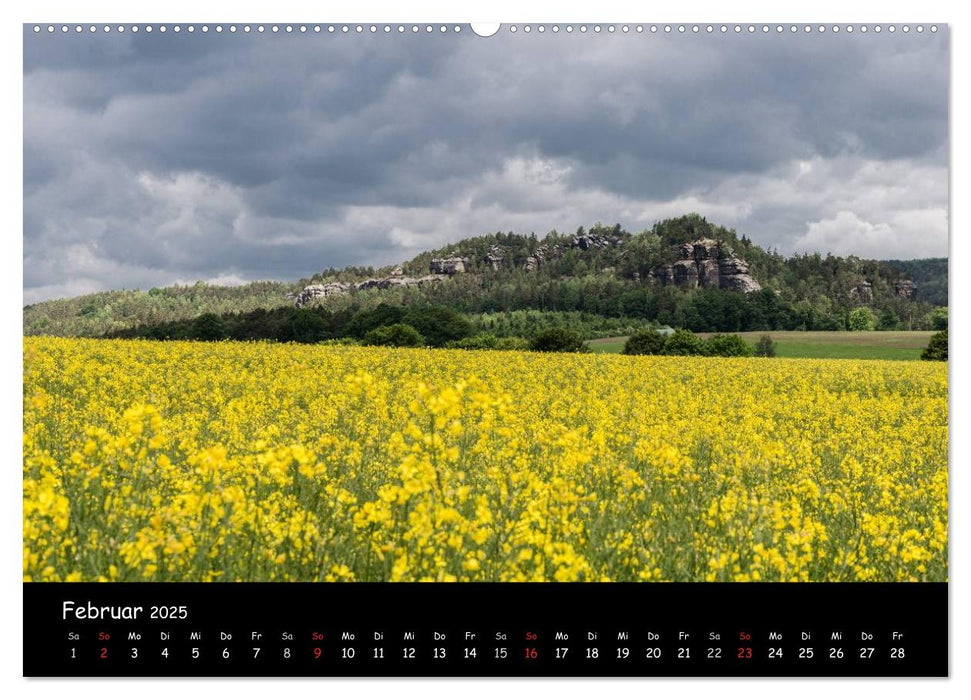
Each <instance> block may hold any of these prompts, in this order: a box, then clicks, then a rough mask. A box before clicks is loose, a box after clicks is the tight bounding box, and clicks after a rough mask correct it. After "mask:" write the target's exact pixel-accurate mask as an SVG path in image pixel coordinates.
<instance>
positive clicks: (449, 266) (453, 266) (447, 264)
mask: <svg viewBox="0 0 971 700" xmlns="http://www.w3.org/2000/svg"><path fill="white" fill-rule="evenodd" d="M468 266H469V259H468V258H461V257H458V256H453V257H450V258H434V259H433V260H432V261H431V264H430V265H429V266H428V267H429V272H431V273H432V274H433V275H455V274H458V273H460V272H467V271H468V269H469V268H468Z"/></svg>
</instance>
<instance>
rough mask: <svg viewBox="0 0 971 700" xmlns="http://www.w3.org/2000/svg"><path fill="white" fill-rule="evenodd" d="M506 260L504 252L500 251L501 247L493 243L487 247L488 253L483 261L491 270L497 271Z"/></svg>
mask: <svg viewBox="0 0 971 700" xmlns="http://www.w3.org/2000/svg"><path fill="white" fill-rule="evenodd" d="M505 259H506V251H504V250H503V249H502V246H500V245H496V244H495V243H493V244H492V245H491V246H489V252H488V253H486V256H485V261H486V263H488V265H489V267H491V268H492V269H493V270H498V269H499V268H500V267H502V261H503V260H505Z"/></svg>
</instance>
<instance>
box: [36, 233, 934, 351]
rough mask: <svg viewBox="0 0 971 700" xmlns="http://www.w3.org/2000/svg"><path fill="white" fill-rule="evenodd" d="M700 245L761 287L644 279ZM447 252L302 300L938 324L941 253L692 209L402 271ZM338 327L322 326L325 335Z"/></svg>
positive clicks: (102, 312) (168, 309)
mask: <svg viewBox="0 0 971 700" xmlns="http://www.w3.org/2000/svg"><path fill="white" fill-rule="evenodd" d="M700 238H707V239H712V240H715V241H718V242H719V243H720V245H722V247H723V249H724V250H731V251H733V252H734V253H735V254H736V255H737V256H739V257H740V258H742V259H744V261H746V262H747V263H748V268H749V273H750V274H751V276H752V277H753V278H754V279H755V280H757V281H758V282H759V284H760V285H761V287H762V289H761V290H760V291H755V292H751V293H749V294H741V293H738V292H733V291H727V290H724V289H717V288H703V287H699V288H695V289H687V290H685V289H681V288H678V287H676V286H663V285H658V284H657V282H656V280H654V279H653V278H652V276H651V272H652V270H654V269H656V268H657V267H658V266H662V265H665V264H670V263H671V262H672V261H673V260H674V259H675V258H676V256H677V253H676V250H677V246H678V245H680V244H683V243H687V242H691V241H694V240H696V239H700ZM581 239H583V240H581ZM454 257H460V258H462V259H463V260H465V268H466V271H465V272H460V273H458V274H453V275H450V276H448V277H447V278H444V279H441V280H440V281H436V282H431V283H426V284H422V285H420V286H418V285H414V286H394V287H392V288H389V289H362V290H351V291H349V292H348V293H346V294H340V295H333V296H328V297H326V298H323V299H319V300H315V304H316V305H319V306H320V307H321V308H320V309H319V310H317V311H314V313H315V314H317V315H318V316H321V317H323V316H325V315H326V316H329V317H330V318H340V319H346V320H350V319H352V318H353V317H354V315H355V314H358V313H361V312H367V311H370V310H373V309H374V308H375V307H377V306H378V305H381V304H383V305H385V306H392V307H395V306H397V307H402V308H404V309H412V308H422V307H443V308H447V309H450V310H452V311H454V312H456V313H459V314H463V315H466V316H467V317H468V318H469V319H470V321H471V322H472V324H473V326H476V327H479V326H482V325H484V319H489V325H490V327H491V328H492V329H493V330H496V329H497V330H498V332H499V333H500V334H501V333H502V329H503V328H504V327H506V326H509V327H510V328H511V327H512V326H516V327H521V326H522V322H521V321H517V322H515V323H513V322H512V321H510V322H509V323H506V322H504V321H502V320H501V319H502V318H504V317H508V318H509V319H512V318H513V316H511V314H514V313H518V314H520V315H521V314H524V313H530V314H532V317H531V318H532V319H533V320H534V321H535V322H536V323H539V324H540V325H543V322H542V321H541V320H540V319H542V318H561V319H562V318H568V319H572V321H573V322H574V323H575V324H578V325H579V327H580V329H581V330H582V331H583V332H584V334H585V335H587V336H591V335H592V333H594V332H595V331H594V330H593V329H597V332H600V331H603V332H612V331H615V330H624V329H627V330H629V329H630V328H636V327H640V326H644V325H647V324H661V325H669V326H672V327H679V328H689V329H691V330H695V331H747V330H842V329H846V328H848V327H849V316H850V313H851V312H852V311H853V310H854V309H856V308H859V307H861V306H865V307H866V308H868V309H869V310H870V311H871V312H872V315H873V318H874V327H875V328H877V329H885V330H908V329H925V328H933V327H934V326H935V323H936V321H935V320H934V319H935V318H936V317H940V311H939V310H938V311H935V309H937V308H938V307H945V306H946V305H947V264H948V261H947V259H946V258H941V259H928V260H906V261H878V260H867V259H862V258H858V257H855V256H845V257H841V256H835V255H831V254H822V253H819V252H814V253H805V254H799V255H793V256H784V255H782V254H780V253H778V251H775V250H772V249H764V248H762V247H760V246H759V245H757V244H756V243H755V242H753V241H752V240H750V239H749V238H748V237H747V236H745V235H739V234H738V233H737V232H736V231H735V230H734V229H728V228H725V227H723V226H718V225H716V224H713V223H711V222H709V221H707V220H706V219H705V218H704V217H702V216H699V215H697V214H689V215H686V216H682V217H677V218H673V219H667V220H665V221H661V222H658V223H656V224H655V225H654V226H652V227H651V228H650V229H647V230H644V231H640V232H637V233H631V232H629V231H627V230H625V229H624V228H623V227H622V226H621V225H620V224H615V225H613V226H604V225H602V224H599V223H598V224H595V225H593V226H591V227H590V228H589V229H585V228H583V227H581V228H579V229H577V231H576V232H575V233H572V234H563V233H560V232H557V231H555V230H554V231H551V232H550V233H548V234H547V235H546V236H543V237H538V236H536V235H535V234H529V235H524V234H517V233H513V232H508V233H503V232H497V233H492V234H488V235H482V236H476V237H472V238H466V239H463V240H461V241H458V242H456V243H452V244H449V245H447V246H444V247H442V248H439V249H437V250H432V251H427V252H424V253H422V254H420V255H418V256H416V257H415V258H413V259H412V260H409V261H407V262H405V263H403V264H402V265H401V268H402V269H401V273H402V274H403V275H405V276H414V277H418V276H422V275H428V273H429V271H430V268H431V266H432V261H433V260H437V259H443V258H454ZM531 259H532V260H533V262H534V263H536V264H531V263H530V260H531ZM537 261H538V262H537ZM528 268H531V269H528ZM392 271H393V266H388V267H384V268H379V269H374V268H370V267H367V268H364V267H347V268H343V269H339V270H338V269H333V268H330V269H325V270H323V271H321V272H319V273H317V274H315V275H313V276H311V277H310V278H308V279H303V280H300V281H297V282H292V283H285V282H253V283H251V284H246V285H241V286H236V287H219V286H213V285H207V284H204V283H201V282H200V283H197V284H195V285H189V286H175V287H166V288H152V289H150V290H148V291H139V290H119V291H108V292H99V293H96V294H89V295H85V296H80V297H75V298H71V299H59V300H53V301H45V302H41V303H39V304H33V305H30V306H27V307H25V308H24V333H25V334H26V335H41V334H42V335H82V336H100V335H105V334H121V335H128V336H131V335H144V336H148V337H158V336H159V334H160V333H161V332H162V331H160V329H163V328H167V329H169V330H167V331H165V332H164V335H166V336H167V337H168V336H169V335H170V332H171V333H175V334H176V335H178V333H179V332H180V331H179V330H178V329H179V328H180V327H186V326H187V324H188V322H189V321H191V320H193V319H195V318H197V317H198V316H200V315H201V314H212V315H215V316H219V317H221V318H224V319H226V321H227V322H228V323H233V322H235V323H236V324H237V325H239V324H244V325H245V322H243V321H240V320H239V319H241V318H243V317H247V316H251V317H253V318H257V317H258V318H260V319H263V320H264V321H266V322H267V323H269V322H270V321H272V323H276V324H277V325H279V324H283V325H284V326H286V325H288V324H289V325H290V326H292V325H293V324H294V323H296V322H298V321H299V319H300V318H304V321H306V319H307V318H308V317H306V312H309V311H310V309H295V308H294V303H293V299H292V296H291V297H288V296H287V295H288V294H290V295H293V294H296V293H298V292H299V291H300V290H301V289H303V288H304V287H305V286H306V285H308V284H311V283H314V284H323V283H333V282H345V283H355V282H360V281H363V280H367V279H373V278H382V277H387V276H389V275H391V274H392ZM902 280H911V281H913V282H915V283H916V284H917V287H916V291H915V292H914V293H913V294H912V295H911V296H910V298H908V297H906V296H901V295H900V294H898V293H897V291H896V287H895V283H898V282H900V281H902ZM864 283H865V284H866V285H867V287H868V289H869V292H868V293H867V295H866V296H863V297H861V296H860V294H859V293H858V292H857V291H855V290H858V289H859V288H860V285H862V284H864ZM537 314H539V315H537ZM543 314H546V315H547V316H545V317H544V316H543ZM935 314H936V316H935ZM520 317H522V316H520ZM234 319H235V321H234ZM268 319H269V320H268ZM497 319H500V320H497ZM577 319H583V320H582V321H578V320H577ZM261 322H262V321H261ZM328 323H330V321H328ZM342 325H343V324H342V323H336V324H331V326H333V327H334V330H333V333H339V332H340V330H339V329H340V327H342ZM547 325H548V324H547ZM247 334H248V335H247ZM244 335H246V337H250V336H252V333H249V331H247V332H246V333H244ZM284 335H286V333H284ZM272 337H276V336H272Z"/></svg>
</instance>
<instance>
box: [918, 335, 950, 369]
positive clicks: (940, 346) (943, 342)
mask: <svg viewBox="0 0 971 700" xmlns="http://www.w3.org/2000/svg"><path fill="white" fill-rule="evenodd" d="M920 359H922V360H939V361H942V362H947V331H940V332H939V333H935V334H934V335H932V336H931V339H930V342H929V343H927V347H926V348H924V351H923V352H922V353H921V354H920Z"/></svg>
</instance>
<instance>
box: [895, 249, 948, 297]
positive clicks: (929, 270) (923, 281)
mask: <svg viewBox="0 0 971 700" xmlns="http://www.w3.org/2000/svg"><path fill="white" fill-rule="evenodd" d="M885 264H886V265H887V267H889V268H891V269H894V270H896V271H897V272H898V273H899V274H900V276H901V277H903V278H904V279H909V280H912V281H913V282H915V283H916V284H917V292H916V294H914V301H918V302H922V303H924V304H933V305H934V306H947V258H923V259H919V260H887V261H886V263H885Z"/></svg>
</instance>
